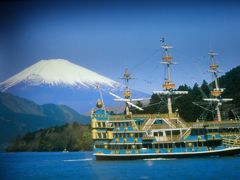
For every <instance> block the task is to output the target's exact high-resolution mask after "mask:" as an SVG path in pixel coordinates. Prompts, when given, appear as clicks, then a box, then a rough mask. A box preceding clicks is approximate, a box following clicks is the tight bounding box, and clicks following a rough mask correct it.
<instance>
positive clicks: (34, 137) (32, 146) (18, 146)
mask: <svg viewBox="0 0 240 180" xmlns="http://www.w3.org/2000/svg"><path fill="white" fill-rule="evenodd" d="M64 149H66V150H68V151H89V150H91V149H92V140H91V130H90V126H89V125H80V124H78V123H76V122H74V123H72V124H65V125H63V126H55V127H51V128H47V129H40V130H38V131H36V132H29V133H27V134H25V135H23V136H18V137H17V138H16V139H15V141H14V142H13V143H12V144H11V145H10V146H9V147H8V148H7V149H6V150H7V151H15V152H16V151H63V150H64Z"/></svg>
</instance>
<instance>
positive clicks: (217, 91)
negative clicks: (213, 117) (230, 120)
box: [203, 51, 232, 121]
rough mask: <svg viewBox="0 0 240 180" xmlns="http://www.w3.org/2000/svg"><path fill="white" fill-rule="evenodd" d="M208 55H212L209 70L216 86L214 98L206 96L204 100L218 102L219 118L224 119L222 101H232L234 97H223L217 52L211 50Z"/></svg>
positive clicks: (212, 93)
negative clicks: (219, 79)
mask: <svg viewBox="0 0 240 180" xmlns="http://www.w3.org/2000/svg"><path fill="white" fill-rule="evenodd" d="M208 55H209V56H210V61H211V64H210V66H209V67H210V69H209V72H210V73H212V74H213V76H214V84H215V88H213V90H212V91H211V95H212V96H213V98H205V99H203V100H205V101H212V102H217V106H216V111H217V120H218V121H222V116H221V111H220V106H221V105H222V102H226V101H232V99H225V98H224V99H223V98H221V95H222V93H223V90H224V89H222V88H220V85H219V83H218V73H219V72H220V71H219V70H218V68H219V65H218V64H217V63H216V59H215V56H217V53H215V52H213V51H210V52H209V53H208Z"/></svg>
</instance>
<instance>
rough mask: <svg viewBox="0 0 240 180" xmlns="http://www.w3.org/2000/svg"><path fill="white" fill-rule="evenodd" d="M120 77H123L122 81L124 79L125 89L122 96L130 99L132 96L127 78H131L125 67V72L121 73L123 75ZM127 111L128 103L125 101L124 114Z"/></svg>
mask: <svg viewBox="0 0 240 180" xmlns="http://www.w3.org/2000/svg"><path fill="white" fill-rule="evenodd" d="M121 79H124V81H125V89H124V92H123V96H124V98H125V99H128V100H130V98H131V96H132V93H131V90H130V89H129V80H130V79H133V78H132V77H131V74H130V73H129V72H128V69H127V68H126V69H125V72H124V74H123V77H121ZM129 112H130V111H129V105H128V103H127V102H126V114H127V115H128V114H129Z"/></svg>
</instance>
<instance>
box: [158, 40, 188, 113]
mask: <svg viewBox="0 0 240 180" xmlns="http://www.w3.org/2000/svg"><path fill="white" fill-rule="evenodd" d="M161 42H162V46H161V47H162V48H163V53H164V56H163V57H162V62H160V63H161V64H165V65H166V66H167V78H166V79H165V82H164V83H163V85H162V87H163V89H164V91H153V93H155V94H162V95H167V106H168V114H169V116H170V115H172V113H173V110H172V101H171V96H172V95H177V94H187V93H188V92H187V91H175V90H174V88H175V84H174V83H173V82H172V81H171V65H173V64H176V63H174V62H172V60H173V58H172V57H171V56H170V53H169V49H172V48H173V47H172V46H170V45H167V44H166V43H165V42H164V39H162V40H161Z"/></svg>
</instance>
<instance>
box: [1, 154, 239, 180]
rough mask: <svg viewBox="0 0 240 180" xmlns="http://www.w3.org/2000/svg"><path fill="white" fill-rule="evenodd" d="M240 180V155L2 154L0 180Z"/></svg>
mask: <svg viewBox="0 0 240 180" xmlns="http://www.w3.org/2000/svg"><path fill="white" fill-rule="evenodd" d="M160 178H164V179H239V178H240V156H233V157H209V158H191V159H154V160H135V161H96V160H95V158H94V157H93V155H92V152H69V153H63V152H26V153H5V152H2V153H0V179H9V180H14V179H34V180H35V179H94V180H96V179H103V180H105V179H114V180H115V179H116V180H118V179H124V180H125V179H131V180H132V179H160Z"/></svg>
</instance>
